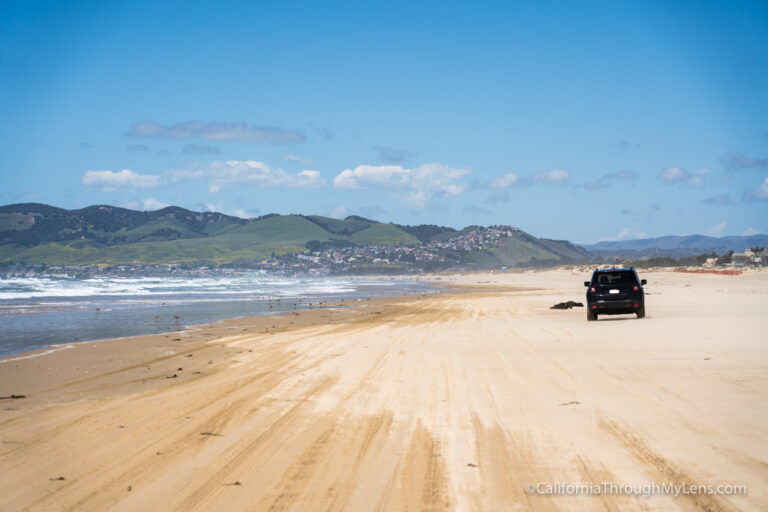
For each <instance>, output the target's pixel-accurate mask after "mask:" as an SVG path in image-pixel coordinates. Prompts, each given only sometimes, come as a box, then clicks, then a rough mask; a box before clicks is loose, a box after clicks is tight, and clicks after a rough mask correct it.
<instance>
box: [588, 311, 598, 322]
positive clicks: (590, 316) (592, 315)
mask: <svg viewBox="0 0 768 512" xmlns="http://www.w3.org/2000/svg"><path fill="white" fill-rule="evenodd" d="M587 320H589V321H590V322H591V321H592V320H597V313H595V312H594V311H587Z"/></svg>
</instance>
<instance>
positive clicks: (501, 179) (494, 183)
mask: <svg viewBox="0 0 768 512" xmlns="http://www.w3.org/2000/svg"><path fill="white" fill-rule="evenodd" d="M517 182H518V177H517V174H515V173H512V172H508V173H507V174H502V175H501V176H496V177H495V178H493V179H492V180H491V181H489V182H488V185H487V187H488V188H508V187H511V186H512V185H514V184H515V183H517Z"/></svg>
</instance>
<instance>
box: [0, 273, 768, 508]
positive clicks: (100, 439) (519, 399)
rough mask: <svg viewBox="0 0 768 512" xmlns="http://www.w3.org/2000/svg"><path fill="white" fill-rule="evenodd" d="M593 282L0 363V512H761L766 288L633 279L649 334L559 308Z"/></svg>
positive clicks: (561, 277) (411, 301)
mask: <svg viewBox="0 0 768 512" xmlns="http://www.w3.org/2000/svg"><path fill="white" fill-rule="evenodd" d="M587 277H588V276H587V274H584V273H580V272H578V271H568V270H556V271H547V272H526V273H516V274H501V275H500V274H479V275H463V276H443V277H441V278H440V281H439V282H442V283H450V284H463V285H472V286H468V287H467V288H465V289H464V290H463V291H462V292H459V293H443V294H438V295H429V296H417V297H406V298H400V299H387V300H382V301H370V302H361V303H358V307H357V308H355V309H353V310H315V311H311V312H302V313H301V314H298V315H287V316H285V317H282V318H280V319H273V318H270V319H264V318H262V319H241V320H234V321H229V322H224V323H222V324H218V325H216V326H208V327H204V328H200V329H196V330H191V331H187V332H185V333H183V334H180V335H169V336H157V337H144V338H141V339H132V340H118V341H110V342H104V343H95V344H81V345H77V346H76V348H74V349H70V350H63V351H60V352H56V353H53V354H50V355H47V356H43V357H39V358H34V359H26V360H18V361H11V362H7V363H0V395H2V396H9V395H11V394H24V395H26V398H24V399H18V400H11V399H8V400H2V401H0V441H1V443H2V444H0V462H1V466H0V467H2V478H0V508H2V509H3V510H104V509H111V510H127V511H128V510H130V511H135V510H354V511H358V510H601V509H604V510H766V509H768V484H766V482H768V443H766V442H765V440H766V439H768V412H766V411H767V410H766V407H765V403H766V399H767V398H768V379H767V378H766V375H768V343H766V342H768V335H766V327H767V325H766V324H767V322H768V320H766V318H767V317H766V314H765V312H766V311H768V273H760V272H749V273H746V274H744V275H741V276H717V275H698V274H678V273H672V272H651V273H647V274H644V275H643V277H645V278H647V279H648V280H649V284H648V286H647V288H646V291H647V292H648V296H647V299H646V301H647V302H646V304H647V306H646V309H647V314H648V316H647V317H646V318H645V319H643V320H635V319H634V317H630V316H621V317H613V318H607V319H606V320H601V321H599V322H590V323H587V321H586V318H585V316H586V314H585V312H584V310H583V308H575V309H572V310H549V309H548V308H549V306H551V305H552V304H555V303H556V302H561V301H566V300H583V294H584V288H583V286H582V282H583V281H584V280H585V279H586V278H587ZM273 326H274V327H273ZM86 372H87V373H86ZM174 375H175V377H173V376H174ZM60 477H63V478H64V479H63V480H61V479H59V478H60ZM538 482H541V483H543V484H556V483H563V482H566V483H569V484H579V483H593V484H600V483H603V482H613V483H614V484H615V485H617V486H618V485H625V484H630V485H642V484H651V483H657V484H662V483H665V482H672V483H678V484H681V483H686V484H689V485H719V484H738V485H744V486H746V487H747V489H748V495H747V496H722V495H720V496H718V495H703V494H698V495H685V496H682V495H681V496H678V497H676V498H675V497H671V496H660V495H657V496H651V497H648V498H645V497H638V496H629V495H620V494H614V495H602V496H545V495H538V494H531V493H529V492H527V491H526V484H531V483H533V484H535V483H538ZM540 487H541V488H542V489H544V487H542V486H540Z"/></svg>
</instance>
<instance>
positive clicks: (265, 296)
mask: <svg viewBox="0 0 768 512" xmlns="http://www.w3.org/2000/svg"><path fill="white" fill-rule="evenodd" d="M426 289H427V287H426V285H424V284H423V283H418V282H415V281H408V280H401V279H385V280H379V279H363V278H361V279H358V278H299V277H296V278H289V277H267V276H263V275H258V274H245V275H240V276H231V277H229V276H221V277H219V276H216V277H95V278H89V279H80V278H72V277H66V276H61V277H53V276H46V277H19V278H1V279H0V357H5V356H9V355H13V354H19V353H21V352H26V351H30V350H37V349H43V348H46V347H48V349H49V350H57V349H60V348H62V347H63V346H65V345H66V344H71V343H74V342H82V341H95V340H102V339H109V338H119V337H124V336H139V335H145V334H155V333H162V332H170V331H175V330H179V329H182V328H183V327H185V326H189V325H197V324H206V323H211V322H216V321H218V320H223V319H226V318H237V317H243V316H256V315H268V314H276V313H280V312H285V311H294V310H300V309H307V308H310V307H318V306H321V303H328V302H339V301H341V300H344V301H356V300H362V299H365V298H373V297H380V296H387V295H390V296H391V295H400V294H408V293H419V292H422V291H425V290H426Z"/></svg>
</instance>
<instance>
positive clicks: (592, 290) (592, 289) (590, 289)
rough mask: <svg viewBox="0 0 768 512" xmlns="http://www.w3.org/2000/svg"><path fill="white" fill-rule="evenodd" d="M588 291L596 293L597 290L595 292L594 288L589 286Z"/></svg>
mask: <svg viewBox="0 0 768 512" xmlns="http://www.w3.org/2000/svg"><path fill="white" fill-rule="evenodd" d="M589 291H591V292H592V293H597V290H595V287H594V286H590V287H589Z"/></svg>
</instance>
